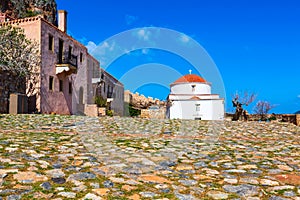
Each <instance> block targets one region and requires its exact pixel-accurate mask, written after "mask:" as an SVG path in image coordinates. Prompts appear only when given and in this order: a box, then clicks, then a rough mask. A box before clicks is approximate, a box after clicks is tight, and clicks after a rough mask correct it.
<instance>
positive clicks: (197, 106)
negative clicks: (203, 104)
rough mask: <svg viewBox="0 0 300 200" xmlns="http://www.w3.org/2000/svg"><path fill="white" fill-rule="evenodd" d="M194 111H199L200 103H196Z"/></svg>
mask: <svg viewBox="0 0 300 200" xmlns="http://www.w3.org/2000/svg"><path fill="white" fill-rule="evenodd" d="M196 111H197V112H199V111H200V104H196Z"/></svg>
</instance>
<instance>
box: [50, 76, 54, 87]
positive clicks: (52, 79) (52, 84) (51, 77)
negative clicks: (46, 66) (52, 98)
mask: <svg viewBox="0 0 300 200" xmlns="http://www.w3.org/2000/svg"><path fill="white" fill-rule="evenodd" d="M53 89H54V77H53V76H50V77H49V90H50V91H53Z"/></svg>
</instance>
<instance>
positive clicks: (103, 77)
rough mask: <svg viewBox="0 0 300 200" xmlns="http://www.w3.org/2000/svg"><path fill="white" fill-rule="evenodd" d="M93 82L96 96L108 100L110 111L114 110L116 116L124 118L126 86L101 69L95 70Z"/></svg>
mask: <svg viewBox="0 0 300 200" xmlns="http://www.w3.org/2000/svg"><path fill="white" fill-rule="evenodd" d="M98 77H99V78H98ZM92 82H93V88H94V89H93V91H94V96H102V97H103V98H104V99H106V100H107V103H108V109H109V110H112V111H113V113H114V115H119V116H123V115H124V85H123V84H122V83H121V82H119V81H118V80H117V79H116V78H115V77H113V76H112V75H111V74H109V73H108V72H106V71H105V70H103V69H100V68H94V71H93V79H92Z"/></svg>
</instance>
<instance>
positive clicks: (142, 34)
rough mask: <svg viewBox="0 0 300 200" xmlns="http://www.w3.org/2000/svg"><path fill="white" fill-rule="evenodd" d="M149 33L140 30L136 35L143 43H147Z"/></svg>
mask: <svg viewBox="0 0 300 200" xmlns="http://www.w3.org/2000/svg"><path fill="white" fill-rule="evenodd" d="M150 34H151V33H150V31H146V30H144V29H140V30H139V31H138V32H137V35H138V37H139V38H140V39H143V40H145V41H148V40H149V36H150Z"/></svg>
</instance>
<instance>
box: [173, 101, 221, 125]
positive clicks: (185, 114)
mask: <svg viewBox="0 0 300 200" xmlns="http://www.w3.org/2000/svg"><path fill="white" fill-rule="evenodd" d="M170 119H201V120H223V119H224V104H223V99H216V100H198V101H191V100H186V101H176V100H175V101H173V102H172V106H171V107H170Z"/></svg>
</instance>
